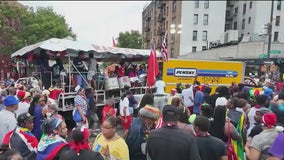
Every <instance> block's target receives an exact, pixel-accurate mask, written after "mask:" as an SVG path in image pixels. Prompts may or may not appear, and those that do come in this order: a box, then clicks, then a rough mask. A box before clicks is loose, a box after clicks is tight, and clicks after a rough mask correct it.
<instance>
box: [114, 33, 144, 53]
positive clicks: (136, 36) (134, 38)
mask: <svg viewBox="0 0 284 160" xmlns="http://www.w3.org/2000/svg"><path fill="white" fill-rule="evenodd" d="M117 46H118V47H121V48H134V49H141V48H142V35H141V34H140V33H139V31H135V30H131V31H130V32H129V31H126V32H124V33H123V32H120V33H119V37H118V44H117Z"/></svg>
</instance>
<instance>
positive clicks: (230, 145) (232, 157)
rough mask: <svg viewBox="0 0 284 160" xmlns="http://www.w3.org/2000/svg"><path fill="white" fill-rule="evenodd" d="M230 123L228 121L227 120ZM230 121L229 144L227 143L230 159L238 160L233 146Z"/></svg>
mask: <svg viewBox="0 0 284 160" xmlns="http://www.w3.org/2000/svg"><path fill="white" fill-rule="evenodd" d="M227 123H228V122H227ZM230 128H231V127H230V123H228V144H227V154H228V160H238V158H237V155H236V153H235V152H234V148H233V146H232V139H231V132H230Z"/></svg>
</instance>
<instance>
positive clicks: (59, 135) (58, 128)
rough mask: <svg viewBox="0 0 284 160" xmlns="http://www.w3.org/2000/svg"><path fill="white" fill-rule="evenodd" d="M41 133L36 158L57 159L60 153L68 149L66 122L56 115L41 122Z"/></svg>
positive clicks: (43, 159) (40, 159)
mask: <svg viewBox="0 0 284 160" xmlns="http://www.w3.org/2000/svg"><path fill="white" fill-rule="evenodd" d="M41 128H42V132H43V135H42V137H41V139H40V141H39V144H38V152H37V159H38V160H58V159H59V157H60V156H61V154H62V153H63V152H64V151H66V150H69V149H70V148H69V145H68V143H67V142H66V140H65V138H66V137H67V128H66V123H65V121H64V120H63V119H61V118H58V117H57V116H54V117H52V118H51V119H50V120H45V121H44V122H43V123H42V127H41Z"/></svg>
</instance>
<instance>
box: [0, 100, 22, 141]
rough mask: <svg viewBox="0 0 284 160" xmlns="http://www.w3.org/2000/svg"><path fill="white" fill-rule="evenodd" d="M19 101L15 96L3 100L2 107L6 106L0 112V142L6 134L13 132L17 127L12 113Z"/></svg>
mask: <svg viewBox="0 0 284 160" xmlns="http://www.w3.org/2000/svg"><path fill="white" fill-rule="evenodd" d="M18 103H19V100H17V99H16V98H15V96H11V95H10V96H7V97H6V98H5V99H4V103H3V104H4V105H5V106H6V108H5V109H3V110H2V111H1V112H0V142H2V141H3V138H4V136H5V134H6V133H8V132H9V131H11V130H13V129H15V128H16V126H17V120H16V117H15V114H14V111H15V110H17V109H18Z"/></svg>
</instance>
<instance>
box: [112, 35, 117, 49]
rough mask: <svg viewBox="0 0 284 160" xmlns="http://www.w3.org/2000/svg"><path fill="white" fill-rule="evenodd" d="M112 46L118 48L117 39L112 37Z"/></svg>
mask: <svg viewBox="0 0 284 160" xmlns="http://www.w3.org/2000/svg"><path fill="white" fill-rule="evenodd" d="M112 46H113V47H116V42H115V39H114V38H113V37H112Z"/></svg>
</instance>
